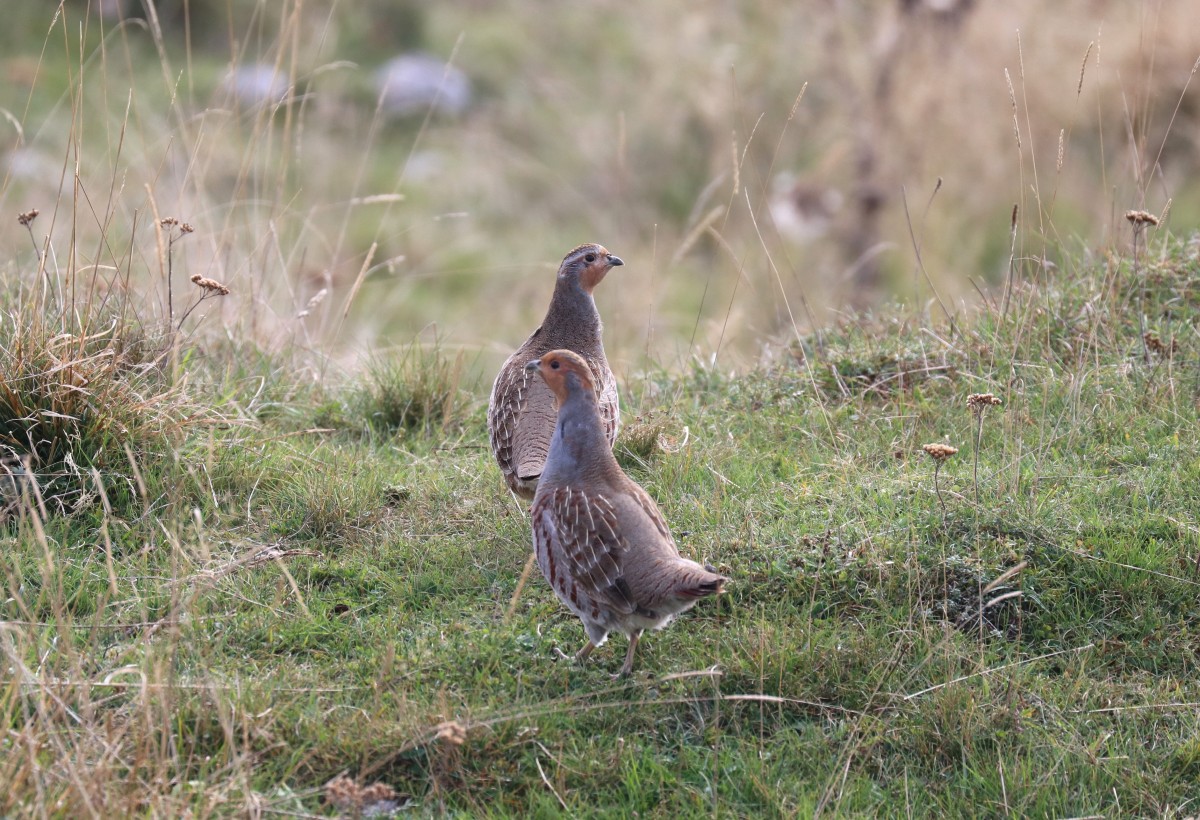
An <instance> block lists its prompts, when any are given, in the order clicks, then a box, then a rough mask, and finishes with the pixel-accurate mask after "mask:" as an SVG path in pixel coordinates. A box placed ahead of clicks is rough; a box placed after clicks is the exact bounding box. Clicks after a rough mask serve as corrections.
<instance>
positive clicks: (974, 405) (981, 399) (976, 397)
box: [967, 393, 1004, 416]
mask: <svg viewBox="0 0 1200 820" xmlns="http://www.w3.org/2000/svg"><path fill="white" fill-rule="evenodd" d="M1002 404H1004V402H1003V401H1002V400H1001V399H1000V398H999V397H998V396H996V395H993V394H992V393H972V394H971V395H969V396H967V407H970V408H971V412H972V413H974V414H975V415H977V416H982V415H983V411H984V410H986V409H987V408H989V407H999V406H1000V405H1002Z"/></svg>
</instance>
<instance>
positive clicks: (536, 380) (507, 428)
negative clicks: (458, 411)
mask: <svg viewBox="0 0 1200 820" xmlns="http://www.w3.org/2000/svg"><path fill="white" fill-rule="evenodd" d="M535 335H536V334H535ZM531 357H532V356H531V354H528V353H527V352H526V351H525V346H522V348H521V349H520V350H518V351H517V352H516V353H514V354H513V355H512V356H510V357H509V359H508V361H506V362H505V363H504V366H503V367H501V368H500V373H499V375H497V376H496V383H495V385H493V387H492V398H491V402H490V403H489V405H488V435H489V438H490V440H491V445H492V453H493V455H495V457H496V462H497V463H498V464H499V465H500V469H501V471H502V472H504V473H505V474H507V475H514V476H518V477H520V478H537V477H538V476H539V475H541V472H542V466H543V465H544V464H545V462H546V454H547V453H548V452H549V451H550V439H551V438H552V437H553V435H554V420H555V418H556V417H557V414H558V410H557V408H556V407H555V404H554V394H553V393H551V392H550V388H548V387H547V386H546V383H545V382H544V381H543V380H542V379H541V378H540V377H539V376H537V375H534V374H530V373H527V372H526V371H525V364H526V362H527V361H528V360H529V359H530V358H531Z"/></svg>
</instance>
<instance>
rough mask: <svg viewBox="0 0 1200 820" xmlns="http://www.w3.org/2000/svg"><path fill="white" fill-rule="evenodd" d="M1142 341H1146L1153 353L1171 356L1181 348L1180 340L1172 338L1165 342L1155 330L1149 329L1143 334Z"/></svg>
mask: <svg viewBox="0 0 1200 820" xmlns="http://www.w3.org/2000/svg"><path fill="white" fill-rule="evenodd" d="M1142 342H1144V343H1145V345H1146V347H1147V349H1149V351H1150V352H1151V353H1154V354H1156V355H1158V356H1170V355H1172V354H1173V353H1175V351H1177V350H1179V342H1178V341H1177V340H1176V339H1174V338H1172V339H1171V341H1170V342H1164V341H1163V340H1162V339H1160V338H1159V337H1158V334H1157V333H1155V332H1154V331H1153V330H1148V331H1146V332H1145V333H1144V334H1142Z"/></svg>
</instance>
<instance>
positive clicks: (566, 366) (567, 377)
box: [525, 350, 595, 404]
mask: <svg viewBox="0 0 1200 820" xmlns="http://www.w3.org/2000/svg"><path fill="white" fill-rule="evenodd" d="M534 370H536V371H538V372H539V373H541V374H542V378H543V379H545V381H546V386H547V387H549V388H550V390H551V392H553V393H554V395H555V396H556V397H557V398H558V403H559V404H562V403H563V402H564V401H566V399H567V395H568V394H569V393H570V392H571V390H573V389H574V390H582V391H584V392H585V393H589V394H592V395H595V388H594V387H593V386H592V369H591V368H590V367H588V363H587V362H585V361H584V360H583V357H582V356H580V355H579V354H578V353H575V352H573V351H570V350H551V351H550V352H549V353H547V354H545V355H544V356H542V357H541V358H540V359H534V360H533V361H531V362H529V363H528V364H526V365H525V372H526V373H532V372H533V371H534Z"/></svg>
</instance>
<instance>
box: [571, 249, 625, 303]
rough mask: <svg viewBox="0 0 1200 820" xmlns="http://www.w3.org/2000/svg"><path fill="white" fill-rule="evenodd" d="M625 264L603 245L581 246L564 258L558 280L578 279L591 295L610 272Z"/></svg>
mask: <svg viewBox="0 0 1200 820" xmlns="http://www.w3.org/2000/svg"><path fill="white" fill-rule="evenodd" d="M624 264H625V262H624V261H623V260H622V259H621V257H619V256H613V255H612V254H611V253H609V252H608V250H607V249H606V248H605V247H604V246H603V245H596V244H588V245H580V246H579V247H578V248H576V249H575V250H573V251H571V252H570V253H568V254H567V255H566V256H564V257H563V261H562V264H561V265H559V267H558V278H559V279H571V278H573V279H577V280H579V284H580V285H582V286H583V289H584V290H585V291H587V292H588V293H591V292H592V290H593V289H594V288H595V287H596V285H598V284H600V281H601V280H602V279H604V277H605V275H606V274H607V273H608V272H609V271H610V270H612V269H613V268H615V267H617V266H619V265H624Z"/></svg>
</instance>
